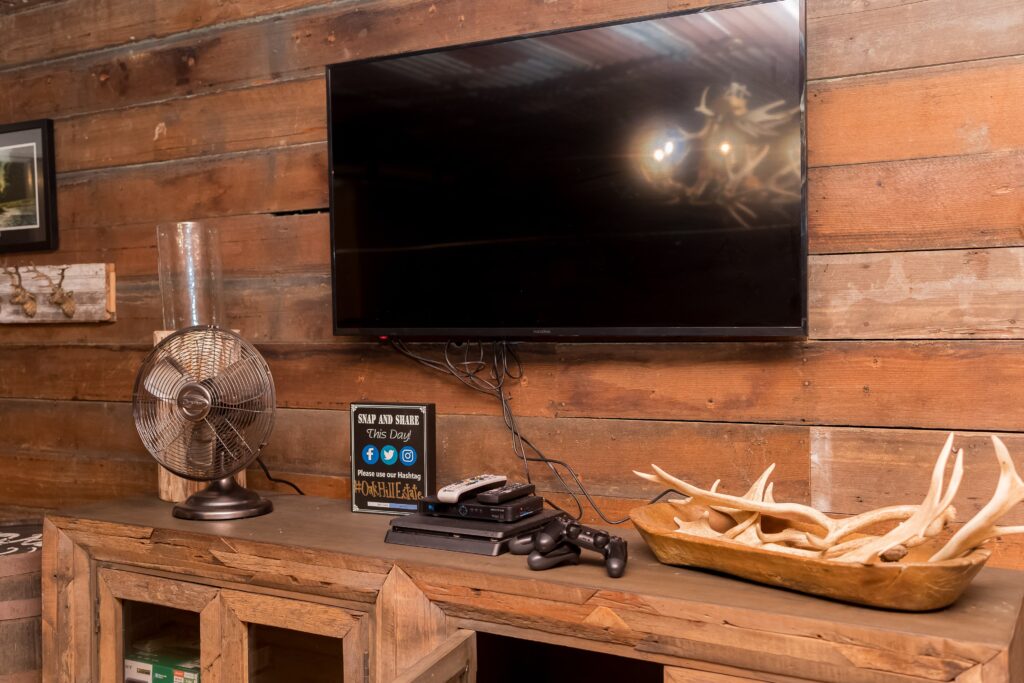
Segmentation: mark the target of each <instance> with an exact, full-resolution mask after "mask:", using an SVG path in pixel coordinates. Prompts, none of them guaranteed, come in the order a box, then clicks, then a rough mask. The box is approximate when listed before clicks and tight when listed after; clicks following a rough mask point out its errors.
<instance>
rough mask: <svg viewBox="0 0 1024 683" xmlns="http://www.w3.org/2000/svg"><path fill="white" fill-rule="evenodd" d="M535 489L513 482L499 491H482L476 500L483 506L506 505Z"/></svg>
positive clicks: (532, 486)
mask: <svg viewBox="0 0 1024 683" xmlns="http://www.w3.org/2000/svg"><path fill="white" fill-rule="evenodd" d="M536 489H537V487H536V486H534V485H533V484H522V483H520V482H513V483H511V484H505V485H504V486H502V487H501V488H500V489H491V490H490V491H484V492H483V493H481V494H480V495H478V496H477V497H476V499H477V501H478V502H481V503H483V504H484V505H500V504H501V503H507V502H508V501H510V500H515V499H516V498H522V497H523V496H529V495H530V494H532V493H533V492H534V491H535V490H536Z"/></svg>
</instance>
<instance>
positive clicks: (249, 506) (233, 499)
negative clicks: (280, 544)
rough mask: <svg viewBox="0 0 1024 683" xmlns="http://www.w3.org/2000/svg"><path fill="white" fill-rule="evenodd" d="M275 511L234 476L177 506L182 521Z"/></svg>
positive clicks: (195, 494) (211, 484)
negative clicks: (237, 482) (238, 482)
mask: <svg viewBox="0 0 1024 683" xmlns="http://www.w3.org/2000/svg"><path fill="white" fill-rule="evenodd" d="M273 509H274V504H273V503H271V502H270V501H269V500H267V499H266V498H263V497H262V496H260V495H259V494H258V493H256V492H255V491H250V490H249V489H247V488H244V487H242V486H239V485H238V484H236V483H235V480H234V478H233V477H225V478H224V479H218V480H216V481H212V482H210V485H209V486H207V487H206V488H205V489H203V490H202V491H198V492H197V493H194V494H192V495H191V496H189V498H188V500H186V501H185V502H184V503H179V504H178V505H175V506H174V516H175V517H178V518H179V519H196V520H202V521H207V522H213V521H224V520H228V519H245V518H246V517H259V516H260V515H265V514H267V513H268V512H271V511H272V510H273Z"/></svg>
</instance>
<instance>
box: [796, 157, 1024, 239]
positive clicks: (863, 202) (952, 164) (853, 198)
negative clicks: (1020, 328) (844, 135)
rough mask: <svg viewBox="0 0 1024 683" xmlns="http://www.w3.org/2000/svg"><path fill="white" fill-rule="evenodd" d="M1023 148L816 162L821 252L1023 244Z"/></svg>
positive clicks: (811, 196)
mask: <svg viewBox="0 0 1024 683" xmlns="http://www.w3.org/2000/svg"><path fill="white" fill-rule="evenodd" d="M1022 193H1024V151H1021V150H1015V151H1009V152H993V153H991V154H977V155H970V156H959V157H946V158H936V159H914V160H908V161H896V162H885V163H877V164H859V165H854V166H833V167H828V168H815V169H811V170H810V171H809V172H808V217H807V223H808V231H809V237H810V249H811V251H813V252H815V253H843V252H858V251H860V252H865V251H899V250H904V249H943V248H954V247H956V248H964V247H985V246H1015V245H1020V244H1024V232H1022V229H1024V202H1022V201H1021V195H1022Z"/></svg>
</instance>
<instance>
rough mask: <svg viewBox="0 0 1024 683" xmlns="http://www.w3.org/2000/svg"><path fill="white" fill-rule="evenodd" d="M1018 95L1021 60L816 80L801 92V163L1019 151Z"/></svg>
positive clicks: (1023, 93) (1023, 129) (1023, 141)
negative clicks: (804, 119)
mask: <svg viewBox="0 0 1024 683" xmlns="http://www.w3.org/2000/svg"><path fill="white" fill-rule="evenodd" d="M1022 16H1024V15H1022ZM1021 98H1024V57H1007V58H1004V59H993V60H986V61H981V62H967V63H961V64H953V65H949V66H940V67H931V68H924V69H910V70H906V71H895V72H887V73H882V74H872V75H867V76H858V77H854V78H839V79H834V80H827V81H818V82H814V83H811V84H809V86H808V92H807V163H808V164H809V165H811V166H838V165H842V164H863V163H869V162H878V161H898V160H902V159H915V158H925V157H939V156H957V155H961V154H986V153H989V152H1002V151H1008V150H1014V149H1021V148H1022V147H1024V126H1021V125H1020V117H1019V112H1018V110H1017V107H1016V104H1015V103H1016V102H1019V101H1020V100H1021Z"/></svg>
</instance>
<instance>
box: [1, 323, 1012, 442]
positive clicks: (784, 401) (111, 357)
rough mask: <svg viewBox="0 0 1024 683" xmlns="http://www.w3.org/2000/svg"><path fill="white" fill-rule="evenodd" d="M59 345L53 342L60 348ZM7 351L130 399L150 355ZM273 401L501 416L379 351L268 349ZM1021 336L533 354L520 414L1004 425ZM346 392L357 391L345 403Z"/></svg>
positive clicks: (17, 377) (66, 380)
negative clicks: (432, 407)
mask: <svg viewBox="0 0 1024 683" xmlns="http://www.w3.org/2000/svg"><path fill="white" fill-rule="evenodd" d="M54 348H56V347H54ZM59 348H60V353H58V354H49V355H48V354H45V353H40V348H39V347H38V346H22V345H7V346H5V348H4V353H3V354H0V398H15V397H23V398H36V399H64V400H99V401H127V400H129V398H130V388H131V386H132V381H133V379H134V377H135V373H136V371H137V369H138V367H139V365H140V363H141V361H142V358H143V357H144V355H145V353H146V351H147V350H146V347H141V348H137V347H117V346H110V347H105V346H95V347H94V346H73V345H62V346H60V347H59ZM260 350H261V352H262V353H263V355H264V356H265V357H266V358H267V361H268V363H269V365H270V369H271V372H272V373H273V374H274V379H275V385H276V387H277V398H278V405H279V406H280V407H296V408H316V409H326V408H332V409H333V408H346V407H348V405H349V403H350V402H351V401H357V400H359V401H362V400H388V401H397V402H415V401H420V400H432V401H435V402H437V403H438V404H440V405H442V406H443V410H444V412H447V413H459V414H485V415H487V414H494V411H495V405H494V404H493V401H491V400H488V398H487V397H485V396H483V395H480V394H475V393H474V392H471V391H468V390H466V389H465V387H463V386H461V385H460V384H458V383H455V382H452V381H451V380H450V379H449V378H446V377H444V376H442V375H440V374H437V373H433V372H431V371H429V370H427V369H425V368H419V367H417V366H415V365H412V364H411V363H410V361H408V360H407V359H405V358H402V357H400V356H398V355H397V354H395V352H394V351H392V350H390V349H388V348H386V347H384V346H381V345H379V344H376V343H345V344H334V345H316V344H308V345H276V344H263V345H261V346H260ZM1022 357H1024V348H1022V345H1021V343H1020V342H1018V341H959V342H941V341H937V342H911V341H896V342H887V343H878V344H873V345H870V346H868V345H864V344H861V343H858V342H805V343H795V342H777V343H742V342H731V343H691V344H686V345H675V344H654V345H644V344H621V345H609V344H591V345H572V344H564V345H562V344H559V345H544V344H537V345H529V346H526V347H524V351H523V359H524V362H525V364H526V367H527V368H528V375H527V378H526V381H525V382H524V383H523V384H522V385H521V386H520V387H517V388H513V390H512V393H513V395H514V397H515V398H514V405H515V406H516V411H517V413H518V414H520V415H522V416H539V417H544V416H548V417H553V416H559V417H563V416H564V417H597V418H609V417H611V418H615V417H618V418H629V419H669V420H700V421H708V422H784V423H793V424H818V425H829V424H832V425H851V424H853V425H857V424H860V425H866V426H884V427H926V428H938V429H946V428H956V429H974V430H982V429H995V430H1003V431H1013V430H1014V429H1017V428H1018V426H1019V425H1020V424H1021V423H1022V422H1024V405H1018V404H1017V402H1013V401H1010V402H1003V403H1001V404H1000V405H999V408H998V409H994V408H993V406H992V404H991V403H990V400H991V397H992V396H999V395H1010V396H1012V395H1015V392H1016V391H1017V387H1018V386H1019V384H1020V382H1021V380H1022V379H1024V364H1022V363H1021V358H1022ZM339 387H348V388H349V390H348V391H347V392H346V393H345V394H339V392H338V388H339Z"/></svg>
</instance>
